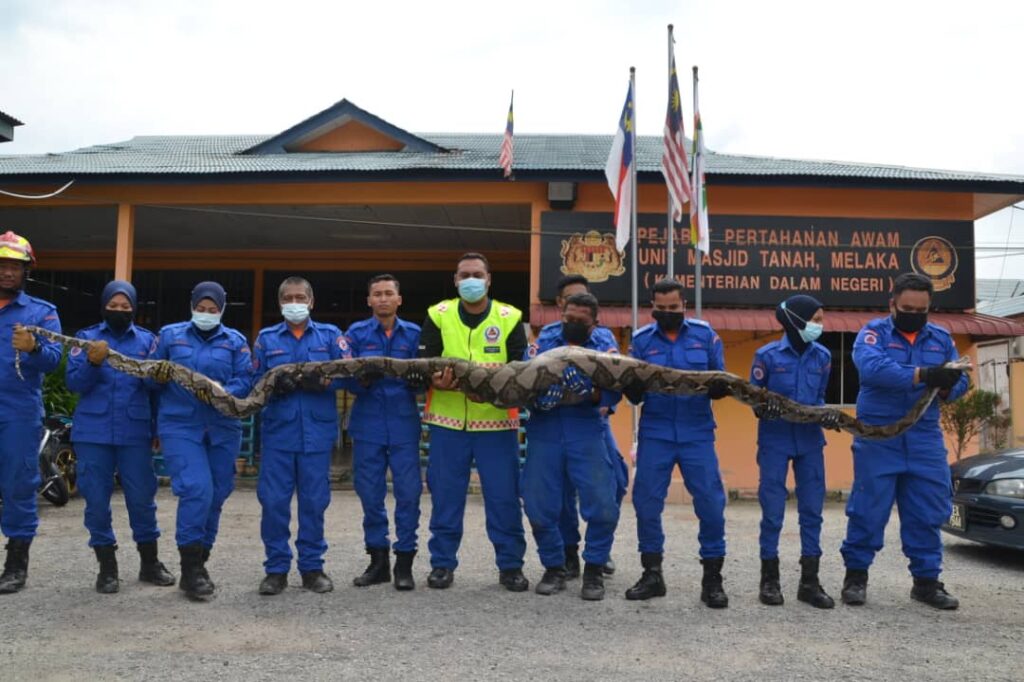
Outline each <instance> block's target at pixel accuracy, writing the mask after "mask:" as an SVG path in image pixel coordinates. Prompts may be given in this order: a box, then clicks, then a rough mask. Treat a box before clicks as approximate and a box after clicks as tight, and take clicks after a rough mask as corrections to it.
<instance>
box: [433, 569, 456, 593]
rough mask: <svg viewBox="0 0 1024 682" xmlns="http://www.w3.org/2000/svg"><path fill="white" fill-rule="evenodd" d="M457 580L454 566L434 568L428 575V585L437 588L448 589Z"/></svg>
mask: <svg viewBox="0 0 1024 682" xmlns="http://www.w3.org/2000/svg"><path fill="white" fill-rule="evenodd" d="M453 582H455V569H454V568H433V569H431V570H430V575H428V576H427V586H428V587H431V588H433V589H435V590H447V589H448V588H449V587H451V586H452V583H453Z"/></svg>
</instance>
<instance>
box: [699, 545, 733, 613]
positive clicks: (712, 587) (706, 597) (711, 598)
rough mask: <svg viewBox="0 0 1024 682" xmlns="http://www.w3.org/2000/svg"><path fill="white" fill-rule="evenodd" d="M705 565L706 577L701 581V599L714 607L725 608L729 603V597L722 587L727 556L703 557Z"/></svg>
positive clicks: (702, 562) (702, 563) (701, 561)
mask: <svg viewBox="0 0 1024 682" xmlns="http://www.w3.org/2000/svg"><path fill="white" fill-rule="evenodd" d="M700 563H701V565H703V566H704V577H703V578H702V579H701V582H700V600H701V601H702V602H704V603H705V604H707V605H708V606H710V607H711V608H713V609H724V608H725V607H727V606H728V605H729V597H727V596H726V594H725V588H723V587H722V566H723V565H724V564H725V557H715V558H714V559H701V560H700Z"/></svg>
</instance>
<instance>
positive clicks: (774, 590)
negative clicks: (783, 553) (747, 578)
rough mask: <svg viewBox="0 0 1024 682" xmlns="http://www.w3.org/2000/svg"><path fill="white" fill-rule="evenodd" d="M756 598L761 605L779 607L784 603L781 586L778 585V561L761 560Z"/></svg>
mask: <svg viewBox="0 0 1024 682" xmlns="http://www.w3.org/2000/svg"><path fill="white" fill-rule="evenodd" d="M758 598H759V599H760V600H761V603H762V604H767V605H768V606H781V605H782V604H783V603H785V601H786V600H785V598H784V597H783V596H782V586H781V585H780V584H779V559H778V557H776V558H774V559H761V591H760V593H759V594H758Z"/></svg>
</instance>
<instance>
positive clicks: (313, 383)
mask: <svg viewBox="0 0 1024 682" xmlns="http://www.w3.org/2000/svg"><path fill="white" fill-rule="evenodd" d="M299 388H301V389H302V390H303V391H309V392H311V393H319V392H320V391H324V390H326V389H327V387H326V386H324V382H323V379H321V378H320V376H319V375H316V374H303V375H302V378H301V379H299Z"/></svg>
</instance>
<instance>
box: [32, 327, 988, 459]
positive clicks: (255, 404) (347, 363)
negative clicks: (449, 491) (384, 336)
mask: <svg viewBox="0 0 1024 682" xmlns="http://www.w3.org/2000/svg"><path fill="white" fill-rule="evenodd" d="M26 328H27V329H28V330H29V331H31V332H32V333H33V334H36V335H38V336H41V337H44V338H46V339H49V340H51V341H54V342H56V343H59V344H62V345H64V346H69V347H72V348H81V349H83V350H88V348H89V342H88V341H86V340H84V339H78V338H74V337H70V336H65V335H63V334H57V333H54V332H51V331H49V330H47V329H42V328H40V327H26ZM106 362H107V363H108V364H109V365H110V366H111V367H112V368H114V369H115V370H117V371H119V372H124V373H126V374H130V375H132V376H135V377H139V378H143V379H148V378H153V377H154V375H155V374H156V373H158V372H159V371H161V369H164V370H166V366H167V365H170V367H171V381H174V382H175V383H177V384H178V385H179V386H181V387H182V388H184V389H185V390H186V391H189V392H191V393H193V394H195V393H196V391H197V390H200V389H205V390H206V391H209V393H210V394H211V396H212V397H211V399H210V404H211V405H212V406H213V407H214V408H215V409H216V410H217V411H218V412H220V413H221V414H224V415H226V416H229V417H239V418H241V417H247V416H249V415H251V414H255V413H256V412H258V411H259V410H260V409H262V408H263V407H264V406H265V405H266V404H267V402H268V401H269V400H270V398H271V396H272V395H273V394H274V388H275V384H276V383H277V381H278V379H279V378H280V377H282V376H289V377H291V378H292V379H299V378H301V377H317V378H319V379H323V380H328V379H341V378H349V377H358V376H359V375H360V373H362V372H365V371H366V370H367V369H372V370H375V371H376V372H378V373H379V374H382V375H384V376H387V377H394V378H398V379H402V378H404V377H406V376H411V375H414V374H417V373H418V374H420V375H423V376H430V375H432V374H433V373H435V372H440V371H442V370H444V369H446V368H451V370H452V373H453V375H454V376H455V378H457V379H458V390H460V391H462V392H464V393H467V394H470V395H472V396H473V397H474V399H478V400H481V401H483V402H488V403H492V404H493V405H496V406H497V407H522V406H528V405H531V404H532V403H533V402H534V401H535V400H536V399H537V398H538V397H539V396H540V395H541V394H543V393H544V391H545V390H546V389H547V388H548V387H549V386H551V385H552V384H554V383H556V382H558V381H560V380H561V378H562V373H563V372H564V371H565V369H566V367H568V366H569V365H573V366H575V367H576V368H577V369H578V370H579V371H580V372H582V373H584V374H586V375H587V376H589V377H590V379H591V381H592V382H593V384H594V385H595V386H597V387H599V388H602V389H606V390H612V391H623V390H625V389H627V388H632V389H634V390H635V389H636V388H637V387H638V386H639V387H642V388H643V391H644V392H647V393H666V394H669V395H699V394H701V393H706V392H707V390H708V385H709V384H710V383H712V382H716V381H721V382H725V383H726V384H727V385H728V386H729V388H730V390H731V395H732V397H733V398H735V399H736V400H739V401H740V402H742V403H745V404H747V405H749V406H751V407H757V406H759V405H764V404H766V402H767V400H768V398H769V396H775V397H776V398H777V400H778V401H779V402H780V403H781V405H782V416H781V418H782V419H784V420H786V421H789V422H795V423H800V424H816V423H820V422H821V420H822V418H824V417H825V416H826V415H827V414H830V413H833V412H835V413H838V414H839V428H840V429H841V430H843V431H847V432H849V433H851V434H853V435H854V436H857V437H859V438H865V439H870V440H881V439H886V438H894V437H896V436H899V435H900V434H902V433H904V432H905V431H907V429H909V428H910V427H911V426H913V425H914V423H916V422H917V420H918V419H919V418H920V417H921V415H923V414H924V413H925V411H926V410H927V409H928V407H929V406H930V405H931V403H932V401H933V400H934V399H935V396H936V395H937V393H938V391H937V389H932V390H930V391H926V392H925V393H924V394H923V395H922V396H921V398H920V399H919V400H918V401H917V402H916V403H915V404H914V406H913V407H912V408H911V409H910V411H909V412H907V414H906V415H904V416H903V417H902V418H901V419H899V420H898V421H895V422H892V423H890V424H879V425H875V424H864V423H863V422H861V421H859V420H857V419H856V418H854V417H851V416H850V415H848V414H846V413H844V412H841V411H839V410H836V409H834V408H829V407H817V406H810V405H804V404H801V403H798V402H796V401H794V400H791V399H789V398H787V397H785V396H782V395H779V394H777V393H772V392H771V391H769V390H768V389H765V388H761V387H759V386H754V385H753V384H751V383H750V382H748V381H746V380H744V379H742V378H741V377H738V376H736V375H735V374H730V373H729V372H721V371H687V370H678V369H672V368H669V367H663V366H661V365H653V364H649V363H646V362H643V361H642V360H637V359H635V358H630V357H626V356H623V355H616V354H611V353H598V352H595V351H591V350H586V349H582V348H577V347H562V348H557V349H554V350H552V351H548V352H546V353H543V354H541V355H538V356H537V357H536V358H534V359H533V360H530V361H528V362H510V363H508V364H506V365H502V366H499V367H489V366H482V365H479V364H476V363H473V362H469V361H467V360H461V359H458V358H419V359H410V360H401V359H396V358H387V357H363V358H352V359H346V360H329V361H326V362H298V363H291V364H286V365H280V366H278V367H275V368H273V369H272V370H270V371H268V372H267V373H266V374H265V375H263V377H262V378H261V379H260V380H259V381H258V382H257V383H256V385H255V386H254V387H253V389H252V391H250V392H249V395H247V396H246V397H244V398H238V397H236V396H234V395H231V394H230V393H228V392H227V391H225V390H224V389H223V388H222V387H221V385H220V384H218V383H217V382H215V381H212V380H211V379H209V378H208V377H206V376H204V375H203V374H201V373H199V372H196V371H193V370H191V369H188V368H187V367H183V366H182V365H178V364H175V363H170V362H169V361H166V360H136V359H134V358H130V357H128V356H126V355H122V354H121V353H118V352H116V351H114V350H111V351H110V352H109V355H108V356H107V360H106ZM969 362H970V361H969V359H968V358H966V357H965V358H960V360H958V361H956V362H954V363H949V365H948V366H951V367H956V368H958V369H967V368H969V366H970V365H969ZM15 367H16V369H17V370H18V372H19V376H20V362H19V356H17V355H16V356H15ZM579 400H581V398H579V397H578V396H575V395H572V394H569V393H567V394H566V396H565V398H564V399H563V404H569V403H571V402H574V401H575V402H578V401H579Z"/></svg>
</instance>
